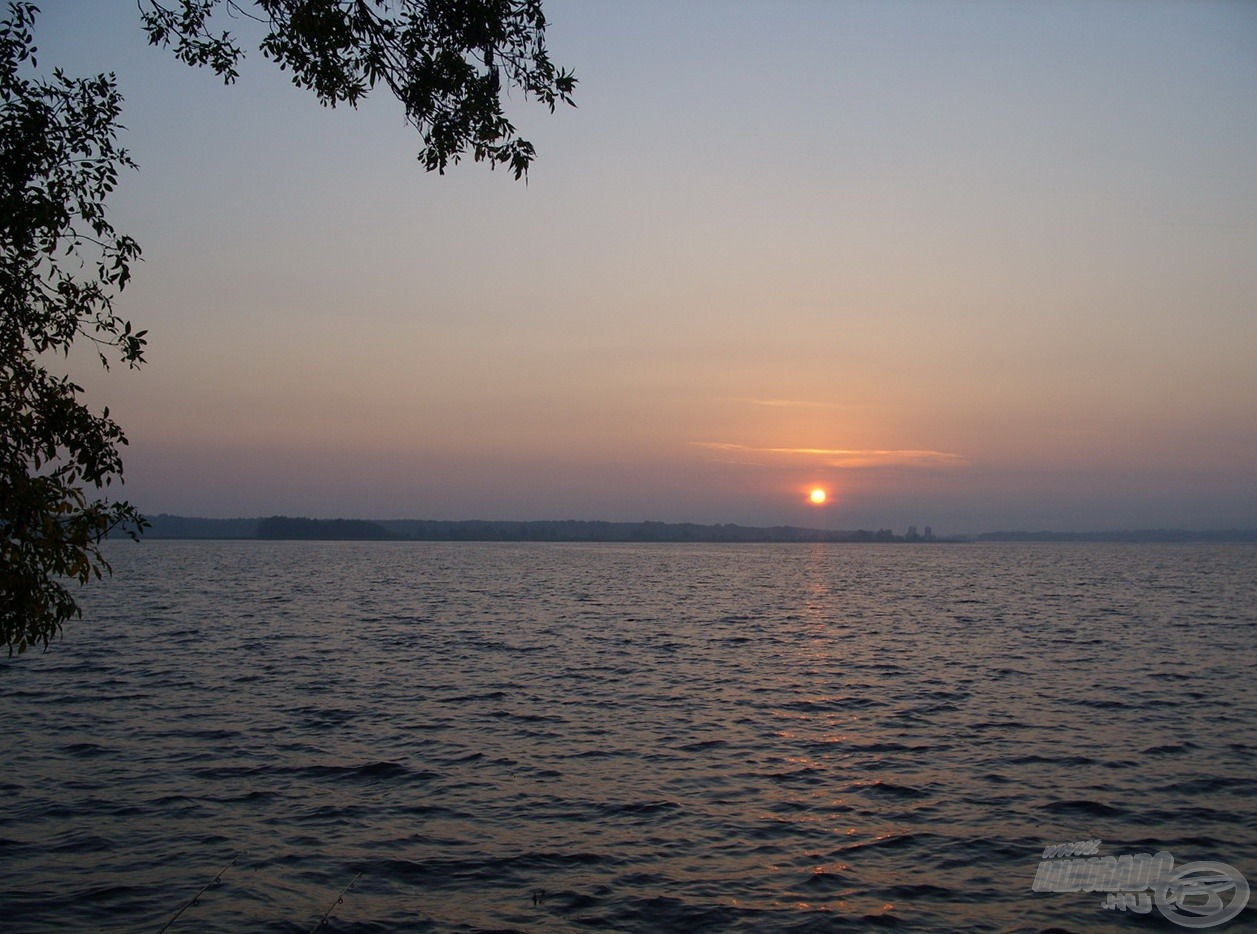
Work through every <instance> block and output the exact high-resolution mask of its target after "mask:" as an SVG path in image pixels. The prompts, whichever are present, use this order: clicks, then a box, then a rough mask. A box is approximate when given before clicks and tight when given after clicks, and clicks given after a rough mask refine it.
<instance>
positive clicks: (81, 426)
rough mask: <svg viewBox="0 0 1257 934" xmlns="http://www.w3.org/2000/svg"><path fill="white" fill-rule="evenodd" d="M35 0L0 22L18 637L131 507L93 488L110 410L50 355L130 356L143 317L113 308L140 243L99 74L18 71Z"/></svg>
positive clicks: (4, 492)
mask: <svg viewBox="0 0 1257 934" xmlns="http://www.w3.org/2000/svg"><path fill="white" fill-rule="evenodd" d="M36 12H37V10H36V8H35V7H34V5H32V4H30V3H11V4H10V5H9V15H8V18H7V19H6V20H4V21H3V22H2V23H0V639H2V640H3V642H4V644H5V645H7V646H8V647H9V650H10V652H12V651H13V650H14V649H16V650H17V651H19V652H21V651H25V649H26V648H27V647H28V646H31V645H34V644H37V643H42V644H43V645H45V646H46V645H47V644H48V641H49V640H50V639H51V638H52V637H53V636H54V635H55V634H56V633H57V632H58V631H59V630H60V628H61V625H62V623H64V622H65V621H66V620H67V619H69V618H70V617H71V616H74V615H78V613H79V609H78V607H77V605H76V603H75V601H74V598H73V597H72V595H71V594H70V592H69V590H68V589H67V587H66V583H67V582H70V581H78V582H80V583H85V582H86V581H88V580H89V579H91V578H92V577H100V576H101V574H102V572H104V571H107V570H108V569H109V565H108V563H107V562H106V561H105V559H104V557H103V556H102V555H101V552H100V547H99V545H100V542H101V540H102V539H103V538H104V536H105V535H106V534H108V533H109V532H110V531H111V530H112V529H114V528H117V527H119V526H122V527H124V528H129V529H130V530H131V531H132V533H134V532H135V531H137V530H138V529H140V528H142V526H143V520H142V518H141V517H140V515H139V514H138V513H137V512H136V510H135V509H134V508H133V507H132V506H131V505H130V504H128V503H125V502H111V501H109V500H107V499H105V498H103V495H101V493H99V492H98V493H91V492H90V491H92V490H95V491H104V489H105V488H106V487H108V486H110V485H111V484H112V483H113V482H114V480H118V481H121V478H122V459H121V455H120V453H119V448H120V447H121V446H123V445H125V444H126V436H125V435H124V434H123V432H122V429H121V428H120V427H119V426H118V424H117V423H116V422H114V421H113V419H112V418H110V416H109V410H108V409H107V408H106V409H103V410H102V411H100V412H94V411H93V410H92V409H90V408H89V407H88V406H87V405H86V404H85V403H84V402H83V401H82V399H81V396H82V394H83V387H82V386H80V385H78V384H77V383H75V382H73V381H71V379H70V378H69V377H68V376H65V375H59V374H57V373H55V372H53V371H52V370H51V369H50V366H51V365H52V364H53V363H55V361H57V360H58V359H64V358H65V357H66V356H68V355H69V352H70V348H71V346H72V345H73V344H74V343H75V341H76V340H77V339H79V338H83V339H86V340H87V341H89V342H90V343H91V344H92V346H94V348H95V350H96V353H97V356H98V357H99V359H100V361H101V363H102V364H103V365H104V366H106V367H108V366H109V364H110V361H111V359H112V360H120V361H121V362H124V363H126V364H127V365H128V366H131V367H136V366H139V365H140V364H141V363H143V361H144V348H145V343H146V341H145V332H144V331H142V330H135V329H134V328H133V327H132V326H131V324H130V322H128V321H124V320H123V319H122V318H121V317H119V316H118V315H117V314H116V313H115V312H114V299H115V298H116V296H117V293H118V292H120V291H121V290H122V289H123V288H124V287H125V286H126V284H127V282H128V281H129V280H130V277H131V264H132V263H134V262H136V261H137V260H139V258H140V248H139V246H138V245H137V244H136V242H135V241H134V240H132V239H131V238H130V237H127V236H124V235H122V234H119V233H118V232H117V231H115V230H114V228H113V226H112V225H111V224H110V222H109V220H108V218H107V217H106V214H105V199H106V198H107V196H108V195H109V194H110V192H112V191H113V190H114V188H115V186H116V185H117V182H118V174H119V171H120V170H121V169H124V168H133V167H134V163H133V162H132V161H131V158H130V156H129V155H128V154H127V152H126V150H125V149H123V148H121V147H120V146H119V145H118V142H117V133H118V129H119V125H118V118H119V116H120V114H121V110H122V98H121V96H120V95H119V93H118V89H117V86H116V82H115V79H114V76H113V75H96V76H94V77H90V78H70V77H67V76H66V75H65V74H64V73H63V72H62V71H60V70H59V69H54V70H53V72H52V75H51V78H50V79H42V78H35V77H29V76H28V74H29V72H31V71H32V70H33V69H34V68H35V67H36V66H37V61H36V48H35V45H34V37H33V31H32V27H33V24H34V19H35V15H36Z"/></svg>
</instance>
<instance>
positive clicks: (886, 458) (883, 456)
mask: <svg viewBox="0 0 1257 934" xmlns="http://www.w3.org/2000/svg"><path fill="white" fill-rule="evenodd" d="M690 444H692V445H694V446H695V447H701V448H707V449H708V450H711V451H720V452H722V453H725V454H779V455H782V456H786V457H791V456H794V457H805V458H813V457H815V458H821V459H823V461H824V464H825V466H827V467H887V466H900V467H902V466H942V467H955V466H959V465H961V464H965V463H968V460H967V458H965V456H964V455H963V454H952V453H949V452H947V451H927V450H900V451H893V450H852V449H849V448H762V447H752V446H751V445H747V444H733V443H730V442H727V441H691V442H690Z"/></svg>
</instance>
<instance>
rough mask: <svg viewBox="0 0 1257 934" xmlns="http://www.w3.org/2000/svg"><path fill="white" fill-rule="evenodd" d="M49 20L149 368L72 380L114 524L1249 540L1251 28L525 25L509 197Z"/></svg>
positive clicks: (1240, 11)
mask: <svg viewBox="0 0 1257 934" xmlns="http://www.w3.org/2000/svg"><path fill="white" fill-rule="evenodd" d="M42 6H43V8H44V11H43V14H42V16H41V17H40V19H39V20H38V21H37V27H36V35H37V43H38V45H39V47H40V61H41V64H42V65H44V66H50V65H52V64H59V65H61V66H62V67H64V68H65V69H66V70H67V71H69V72H71V73H74V74H87V73H96V72H99V71H113V72H115V73H116V74H117V79H118V83H119V86H120V88H121V90H122V93H123V94H124V96H125V98H126V101H127V103H126V107H125V113H124V117H123V122H124V124H125V125H126V127H127V131H126V132H125V134H124V137H123V142H124V144H125V145H126V146H127V147H128V148H129V149H130V151H131V153H132V155H133V157H134V158H135V159H136V161H137V162H138V163H139V164H140V170H139V171H138V172H132V173H128V175H127V177H125V178H124V179H123V183H122V185H121V187H120V188H119V190H118V191H117V192H116V193H115V195H114V197H113V199H112V201H111V209H112V218H113V220H114V222H115V225H116V226H117V227H118V229H119V230H121V231H123V232H125V233H128V234H130V235H132V236H134V237H135V238H136V239H137V240H138V241H139V242H140V244H141V245H142V247H143V249H144V257H145V261H144V263H143V264H142V265H141V266H140V268H138V269H137V270H135V281H134V282H133V284H132V285H131V286H130V287H129V288H128V289H127V290H126V292H125V293H124V294H123V298H122V301H121V302H120V303H119V306H118V307H119V311H120V312H121V313H122V314H123V316H124V317H126V318H128V319H129V320H131V321H133V322H134V323H135V325H136V327H137V328H147V329H148V330H149V352H148V359H149V361H150V362H149V363H148V365H147V366H146V367H144V368H143V369H142V370H140V371H138V372H129V371H127V370H126V369H125V368H114V369H113V370H111V371H110V373H109V374H103V373H100V372H99V371H98V370H99V368H98V367H94V365H93V364H92V362H91V360H90V359H88V358H87V357H86V356H85V357H84V359H83V360H81V361H78V362H77V364H76V365H77V367H78V369H77V370H76V371H75V375H76V377H77V378H79V379H80V381H81V382H83V383H84V385H85V386H87V388H88V396H87V401H89V402H90V403H92V404H93V405H97V406H99V405H108V406H109V407H110V410H111V412H112V413H113V414H114V415H115V417H116V418H117V420H118V421H119V422H120V423H121V424H122V425H123V427H124V428H125V430H126V431H127V433H128V435H129V438H130V441H131V443H130V446H129V447H128V448H127V450H126V460H125V463H126V485H125V487H124V488H123V491H124V493H125V495H126V497H127V498H128V499H130V500H131V501H132V502H133V503H135V504H136V505H137V506H138V507H139V508H140V509H141V510H143V511H145V512H148V513H154V514H155V513H160V512H170V513H178V514H183V515H202V516H217V517H230V516H254V515H271V514H287V515H308V516H321V517H335V516H347V517H348V516H352V517H364V518H399V517H406V518H436V519H472V518H480V519H564V518H576V519H606V520H617V521H638V520H647V519H649V520H659V521H692V522H705V523H714V522H734V523H739V524H747V525H777V524H793V525H806V526H811V527H817V528H835V529H855V528H869V529H878V528H894V529H896V530H898V531H903V529H904V528H906V527H907V526H908V525H909V524H915V525H918V526H921V527H923V526H925V525H931V526H933V528H934V529H935V531H936V532H953V533H962V532H977V531H984V530H997V529H1075V530H1099V529H1119V528H1155V527H1162V528H1165V527H1178V528H1233V527H1246V528H1252V527H1257V261H1255V258H1257V3H1251V2H1244V0H1235V2H1222V0H1181V2H1163V0H1054V2H1052V3H1022V2H1012V0H1009V2H994V0H965V2H957V0H825V2H821V0H777V2H768V0H744V2H736V3H733V2H726V0H689V2H686V3H676V2H671V0H635V2H633V3H622V2H611V0H546V2H545V6H544V8H545V10H546V13H547V16H548V18H549V20H550V28H549V32H548V39H549V46H550V51H551V54H552V57H553V58H554V59H555V61H556V62H558V63H559V64H561V65H563V66H566V67H570V68H572V69H573V70H574V71H575V72H576V74H577V77H578V79H579V84H578V85H577V91H576V101H577V105H578V106H577V107H576V108H575V109H573V108H561V109H560V110H559V111H557V112H556V113H555V114H553V115H551V114H549V113H548V112H547V110H546V109H545V108H544V107H541V106H540V105H536V104H531V103H526V102H524V101H523V100H522V99H521V97H520V95H519V94H518V93H516V94H514V95H513V96H512V116H513V118H514V119H515V122H516V125H517V126H518V127H519V129H520V131H521V133H522V134H523V135H524V136H525V137H526V138H528V139H530V140H532V141H533V143H534V144H535V145H536V147H537V150H538V153H539V158H538V160H537V162H536V163H535V165H534V168H533V169H532V171H531V173H530V176H529V179H528V183H527V184H526V185H525V184H522V183H519V182H516V181H514V180H513V178H512V177H511V175H510V174H509V173H507V172H502V171H498V172H490V171H489V170H488V169H487V168H486V167H485V166H484V165H483V164H476V163H474V162H471V161H467V162H464V163H462V164H460V165H458V166H456V167H453V168H451V169H450V170H449V171H448V172H447V173H446V174H445V175H444V176H439V175H436V174H429V173H427V172H425V171H424V170H423V168H422V166H421V165H420V164H419V163H418V162H417V160H416V154H417V152H418V148H419V140H418V137H417V135H416V134H415V133H414V132H413V130H410V129H408V128H407V127H406V126H405V125H404V123H403V120H402V116H401V112H400V107H399V105H397V104H396V102H395V101H393V100H392V98H391V97H390V96H388V95H387V94H386V93H385V94H380V93H377V94H376V95H373V96H372V97H371V98H370V99H369V100H368V101H367V102H366V103H365V104H364V105H363V106H362V107H361V108H359V109H358V110H351V109H345V108H337V109H335V110H329V109H325V108H322V107H320V106H319V104H318V103H317V101H316V100H315V99H314V98H313V97H312V96H311V95H309V94H308V93H306V92H303V91H300V90H298V89H296V88H294V87H292V86H291V85H290V84H289V83H288V80H287V78H286V76H285V75H284V74H282V73H281V72H279V70H278V69H277V68H275V67H274V66H273V65H271V64H270V63H269V62H267V61H266V60H265V59H264V58H263V57H262V56H261V54H260V53H258V52H256V51H254V52H253V53H252V54H251V56H250V58H249V59H248V61H247V62H246V65H245V67H244V68H243V70H242V74H241V78H240V80H239V81H238V83H236V84H235V85H233V86H231V87H224V86H223V85H222V84H221V82H220V81H219V80H218V79H216V78H215V77H214V76H213V74H212V73H210V72H209V71H207V70H195V69H191V68H188V67H187V66H184V65H182V64H180V63H178V62H177V61H175V59H174V58H173V56H172V55H171V54H170V53H169V52H163V51H161V50H158V49H154V48H151V47H149V46H148V45H147V44H146V40H145V37H144V35H143V33H142V31H141V29H140V27H139V23H138V16H137V14H136V10H135V4H134V3H133V2H132V0H44V2H43V4H42ZM815 486H820V487H822V488H824V489H825V490H826V491H827V492H828V494H829V497H828V499H827V501H826V503H825V504H823V505H820V506H816V505H812V504H810V502H809V499H808V495H807V494H808V491H809V490H810V489H811V488H813V487H815Z"/></svg>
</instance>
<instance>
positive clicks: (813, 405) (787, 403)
mask: <svg viewBox="0 0 1257 934" xmlns="http://www.w3.org/2000/svg"><path fill="white" fill-rule="evenodd" d="M737 401H738V402H745V403H747V404H749V405H766V406H772V407H773V408H791V409H845V408H850V405H849V404H847V403H842V402H812V401H811V400H809V399H738V400H737ZM699 443H701V442H699Z"/></svg>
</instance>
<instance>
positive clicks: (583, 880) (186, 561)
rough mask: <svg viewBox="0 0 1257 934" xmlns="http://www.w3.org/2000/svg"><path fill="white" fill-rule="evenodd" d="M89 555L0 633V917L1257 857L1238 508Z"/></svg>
mask: <svg viewBox="0 0 1257 934" xmlns="http://www.w3.org/2000/svg"><path fill="white" fill-rule="evenodd" d="M108 554H109V556H110V558H111V560H112V561H113V563H114V567H115V576H114V577H113V578H112V579H110V580H107V581H105V582H102V583H99V584H95V585H93V586H91V587H89V588H88V589H86V590H85V591H84V592H83V597H84V600H83V603H84V609H85V612H84V619H83V620H82V621H79V622H74V623H71V624H70V625H68V626H67V627H66V632H65V636H64V637H63V639H62V640H60V641H59V642H56V643H54V644H53V646H52V648H51V649H50V650H49V651H48V652H47V653H41V652H33V653H32V652H28V653H27V654H26V655H25V656H21V657H15V658H11V659H0V716H2V717H3V722H4V724H5V728H4V737H5V739H4V746H3V753H2V756H0V764H2V765H3V771H2V773H0V789H2V791H3V799H2V801H3V803H2V804H0V880H2V881H0V928H2V929H3V930H13V931H20V932H27V931H30V932H53V931H57V932H61V931H66V930H76V931H77V930H84V931H85V930H111V931H112V930H117V931H158V930H161V929H162V927H163V925H166V924H167V923H168V922H170V921H171V920H172V918H174V916H175V915H176V912H179V911H180V909H181V908H184V907H185V906H187V907H186V910H184V911H183V913H182V914H181V915H179V916H178V917H177V918H176V919H175V920H174V923H173V924H172V925H171V926H170V930H171V931H175V932H178V931H189V932H203V931H211V932H213V931H222V932H229V931H230V932H235V931H277V932H297V931H310V930H311V929H312V928H313V927H315V926H317V925H318V924H319V922H320V921H321V920H322V919H323V918H324V917H325V915H326V918H327V923H326V927H325V928H324V930H329V931H354V932H384V931H440V932H453V931H504V930H519V931H538V932H541V931H545V932H549V931H584V930H616V931H683V932H687V934H689V932H694V931H708V930H712V931H837V930H841V931H882V930H896V931H945V930H967V931H1046V930H1061V931H1083V930H1086V931H1114V932H1118V931H1123V932H1125V931H1131V930H1142V929H1146V928H1147V927H1149V926H1150V925H1151V926H1153V927H1157V928H1158V929H1162V930H1178V929H1179V927H1180V925H1179V924H1178V923H1177V922H1171V921H1170V920H1166V918H1164V917H1162V914H1161V913H1159V910H1158V909H1157V908H1153V909H1152V911H1151V913H1150V914H1147V915H1143V914H1139V913H1137V912H1135V911H1133V910H1128V911H1119V910H1114V909H1108V910H1106V909H1105V908H1103V907H1102V898H1103V894H1102V893H1101V892H1086V891H1083V892H1079V891H1073V892H1065V891H1034V888H1033V884H1034V881H1035V878H1036V870H1037V868H1038V866H1039V862H1040V860H1041V859H1043V851H1044V848H1045V847H1048V846H1054V845H1057V844H1062V843H1068V842H1075V841H1088V840H1099V841H1101V843H1100V845H1099V850H1098V852H1099V854H1100V855H1101V856H1104V855H1113V856H1121V855H1123V854H1141V853H1149V854H1151V853H1157V852H1159V851H1166V852H1168V853H1171V854H1173V857H1174V859H1175V863H1176V865H1178V864H1182V863H1187V862H1192V861H1216V862H1221V863H1225V864H1227V865H1229V866H1230V867H1233V869H1234V870H1235V872H1237V873H1239V874H1242V876H1243V877H1244V878H1246V879H1247V880H1248V881H1249V882H1250V883H1253V884H1257V859H1255V857H1257V778H1255V776H1257V755H1255V753H1257V677H1254V669H1255V666H1257V639H1255V638H1254V634H1255V633H1257V629H1255V628H1254V626H1255V624H1257V546H1253V545H1165V544H1145V545H1099V544H1092V545H1077V544H1071V545H1050V544H999V545H995V544H932V545H927V544H921V545H904V544H899V545H841V544H817V545H682V544H657V545H628V544H576V545H564V544H539V543H493V544H489V543H485V544H476V543H436V542H424V543H419V542H373V543H350V542H256V541H237V542H191V541H146V542H144V543H142V544H140V545H135V544H133V543H130V542H123V541H119V542H111V543H109V545H108ZM215 878H218V884H217V885H212V886H210V887H209V888H207V889H205V891H204V892H202V893H201V894H200V898H199V900H198V901H197V902H196V903H195V904H191V905H188V904H187V903H188V902H189V901H190V900H191V899H192V898H193V897H194V896H196V895H197V894H198V892H200V891H201V890H202V888H203V887H205V886H207V885H210V883H212V882H213V880H215ZM1223 901H1226V899H1225V898H1224V899H1223ZM1255 908H1257V906H1253V905H1250V906H1249V907H1248V908H1247V909H1246V910H1245V911H1243V912H1242V914H1241V915H1240V916H1239V917H1238V918H1236V919H1235V920H1232V921H1228V922H1224V923H1221V924H1219V925H1218V926H1217V927H1216V928H1215V929H1217V930H1227V929H1232V928H1234V929H1236V930H1240V929H1251V928H1252V926H1253V925H1254V921H1255V920H1257V911H1255Z"/></svg>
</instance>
